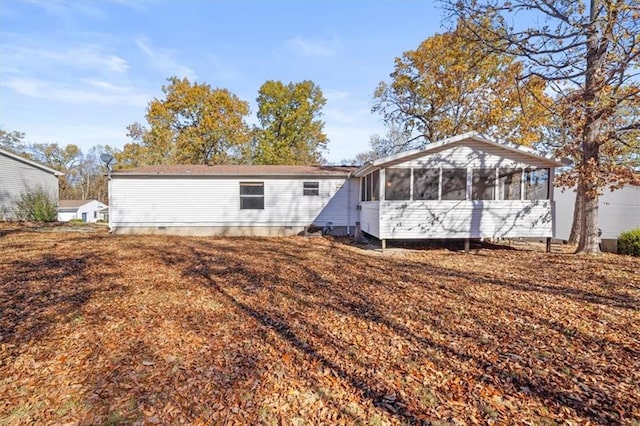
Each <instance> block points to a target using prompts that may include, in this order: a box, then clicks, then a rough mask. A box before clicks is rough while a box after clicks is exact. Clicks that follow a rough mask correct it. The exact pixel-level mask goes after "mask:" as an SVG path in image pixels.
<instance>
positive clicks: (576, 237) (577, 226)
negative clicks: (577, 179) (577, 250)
mask: <svg viewBox="0 0 640 426" xmlns="http://www.w3.org/2000/svg"><path fill="white" fill-rule="evenodd" d="M583 212H584V187H583V186H582V184H580V183H579V184H578V187H577V190H576V202H575V206H574V208H573V223H572V224H571V233H570V234H569V244H578V243H579V242H580V234H582V216H583Z"/></svg>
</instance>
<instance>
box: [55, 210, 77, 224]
mask: <svg viewBox="0 0 640 426" xmlns="http://www.w3.org/2000/svg"><path fill="white" fill-rule="evenodd" d="M77 218H78V210H58V221H59V222H69V221H70V220H73V219H77Z"/></svg>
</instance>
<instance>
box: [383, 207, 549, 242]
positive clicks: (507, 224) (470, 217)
mask: <svg viewBox="0 0 640 426" xmlns="http://www.w3.org/2000/svg"><path fill="white" fill-rule="evenodd" d="M379 208H380V213H379V214H380V235H379V238H398V239H410V238H498V237H501V238H516V237H551V236H552V232H553V229H552V219H551V202H550V201H548V200H539V201H520V200H513V201H503V200H487V201H470V200H468V201H465V200H461V201H404V202H403V201H384V202H381V203H380V207H379Z"/></svg>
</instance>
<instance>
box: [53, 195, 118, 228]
mask: <svg viewBox="0 0 640 426" xmlns="http://www.w3.org/2000/svg"><path fill="white" fill-rule="evenodd" d="M105 208H107V206H106V205H105V204H104V203H101V202H100V201H98V200H60V206H59V208H58V220H59V221H60V222H68V221H70V220H82V221H83V222H87V223H94V222H98V221H103V220H104V219H105V216H104V214H103V210H104V209H105Z"/></svg>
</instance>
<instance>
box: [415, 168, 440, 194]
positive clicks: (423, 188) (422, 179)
mask: <svg viewBox="0 0 640 426" xmlns="http://www.w3.org/2000/svg"><path fill="white" fill-rule="evenodd" d="M439 192H440V169H413V199H414V200H437V199H438V196H439Z"/></svg>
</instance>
